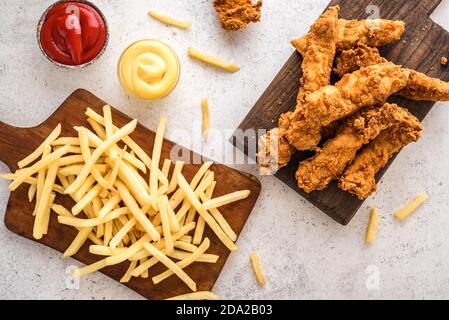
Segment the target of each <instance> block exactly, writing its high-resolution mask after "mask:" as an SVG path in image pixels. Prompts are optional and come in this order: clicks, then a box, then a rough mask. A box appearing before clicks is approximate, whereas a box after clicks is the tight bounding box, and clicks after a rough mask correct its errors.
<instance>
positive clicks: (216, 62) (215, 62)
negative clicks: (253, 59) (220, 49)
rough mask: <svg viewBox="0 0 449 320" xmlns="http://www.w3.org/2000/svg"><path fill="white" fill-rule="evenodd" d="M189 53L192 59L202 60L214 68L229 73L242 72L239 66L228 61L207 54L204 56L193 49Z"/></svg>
mask: <svg viewBox="0 0 449 320" xmlns="http://www.w3.org/2000/svg"><path fill="white" fill-rule="evenodd" d="M188 52H189V56H190V57H192V58H195V59H197V60H200V61H202V62H204V63H207V64H209V65H211V66H213V67H216V68H220V69H223V70H225V71H228V72H236V71H239V70H240V67H239V66H237V65H235V64H233V63H231V62H227V61H224V60H221V59H218V58H215V57H213V56H209V55H206V54H204V53H202V52H200V51H198V50H195V49H193V48H189V51H188Z"/></svg>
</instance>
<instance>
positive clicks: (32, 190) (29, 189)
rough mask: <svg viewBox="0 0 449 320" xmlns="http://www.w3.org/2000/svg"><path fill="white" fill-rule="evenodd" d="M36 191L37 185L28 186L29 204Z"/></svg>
mask: <svg viewBox="0 0 449 320" xmlns="http://www.w3.org/2000/svg"><path fill="white" fill-rule="evenodd" d="M36 191H37V185H35V184H30V187H29V188H28V201H29V202H30V203H31V202H33V200H34V196H35V195H36Z"/></svg>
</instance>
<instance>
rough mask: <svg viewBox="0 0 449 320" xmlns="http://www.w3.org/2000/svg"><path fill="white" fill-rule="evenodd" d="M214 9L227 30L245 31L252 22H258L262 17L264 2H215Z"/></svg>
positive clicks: (237, 0) (235, 0) (232, 0)
mask: <svg viewBox="0 0 449 320" xmlns="http://www.w3.org/2000/svg"><path fill="white" fill-rule="evenodd" d="M214 8H215V10H216V11H217V13H218V14H219V16H220V22H221V26H222V28H223V29H225V30H239V29H244V28H246V27H247V26H248V24H249V23H250V22H258V21H259V20H260V16H261V13H260V11H261V8H262V0H259V1H257V2H256V3H253V2H252V1H251V0H214Z"/></svg>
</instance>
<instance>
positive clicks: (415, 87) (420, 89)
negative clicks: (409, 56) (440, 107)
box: [398, 70, 449, 101]
mask: <svg viewBox="0 0 449 320" xmlns="http://www.w3.org/2000/svg"><path fill="white" fill-rule="evenodd" d="M398 94H399V95H401V96H403V97H405V98H408V99H411V100H416V101H421V100H426V101H449V83H447V82H444V81H442V80H440V79H437V78H431V77H429V76H427V75H425V74H424V73H421V72H417V71H414V70H410V77H409V81H408V83H407V86H406V87H405V88H404V89H402V90H401V91H399V93H398Z"/></svg>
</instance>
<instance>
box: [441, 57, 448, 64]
mask: <svg viewBox="0 0 449 320" xmlns="http://www.w3.org/2000/svg"><path fill="white" fill-rule="evenodd" d="M440 63H441V64H442V65H443V66H446V65H447V58H446V57H445V56H442V57H441V59H440Z"/></svg>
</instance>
